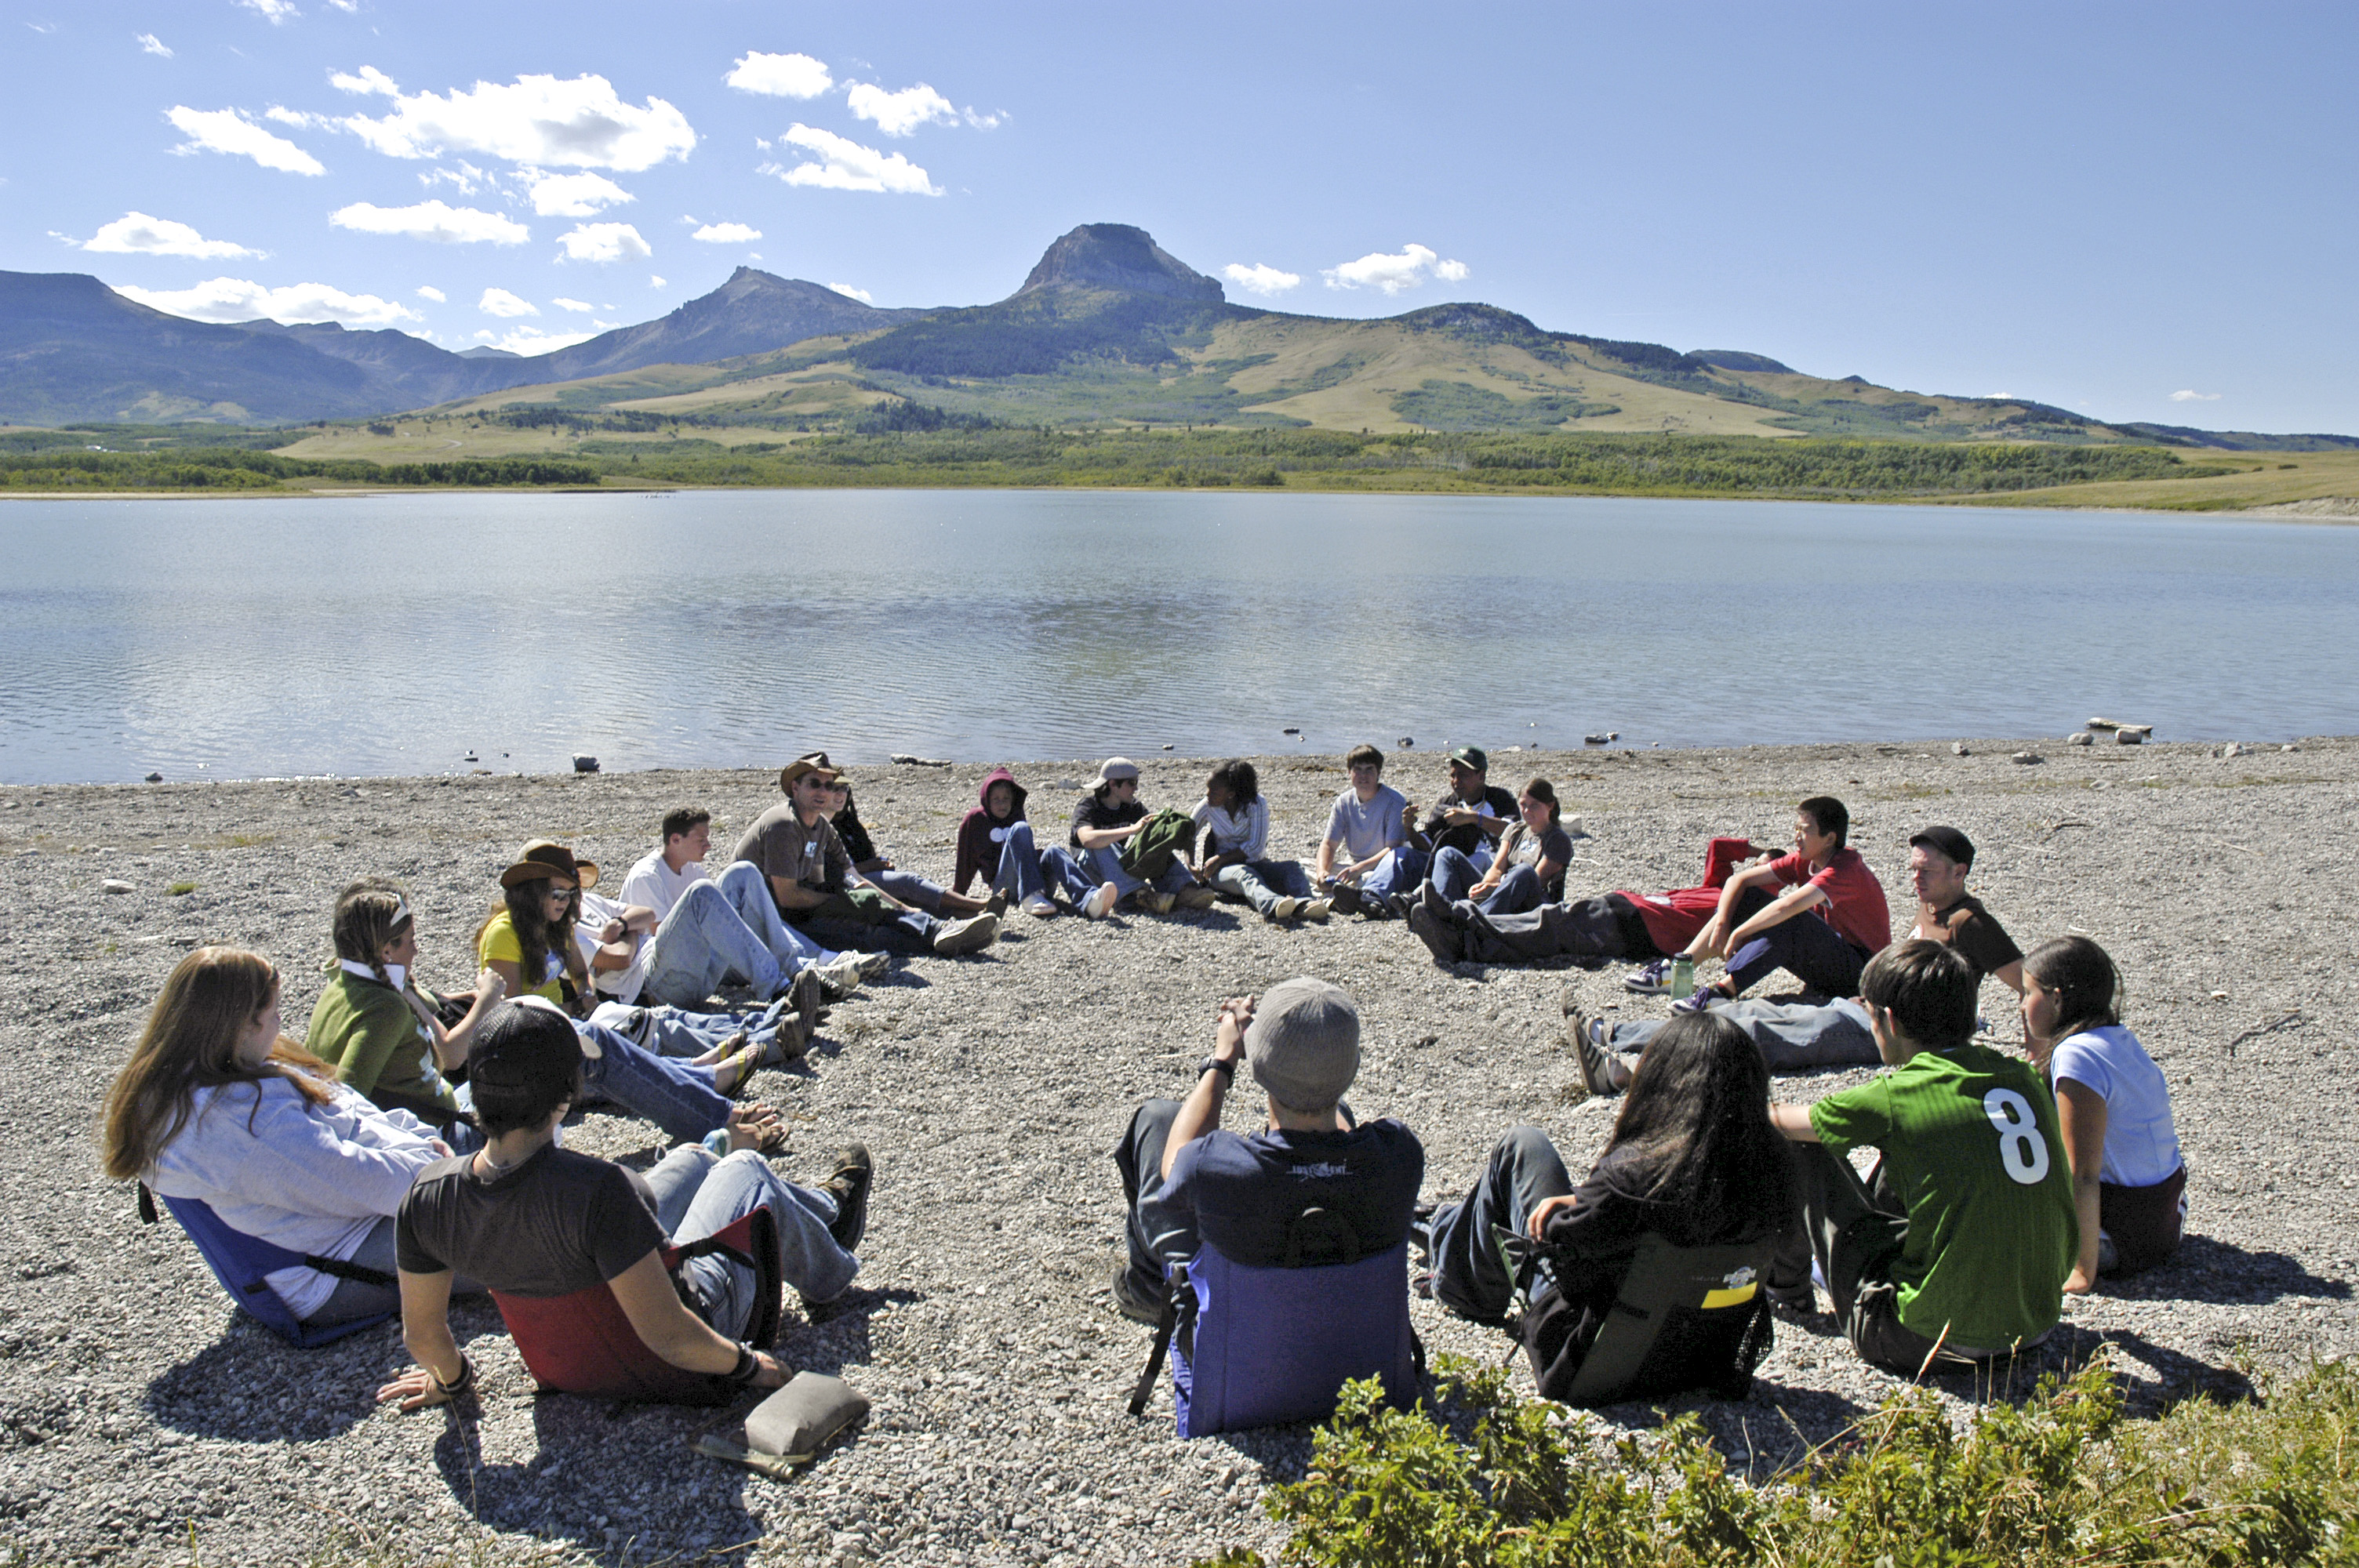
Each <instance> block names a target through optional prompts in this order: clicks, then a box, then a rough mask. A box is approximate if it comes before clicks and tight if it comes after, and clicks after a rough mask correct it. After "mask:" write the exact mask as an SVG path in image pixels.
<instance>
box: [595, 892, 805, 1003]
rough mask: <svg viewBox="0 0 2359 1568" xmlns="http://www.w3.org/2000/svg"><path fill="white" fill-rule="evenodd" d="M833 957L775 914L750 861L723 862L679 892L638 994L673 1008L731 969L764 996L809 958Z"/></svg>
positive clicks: (650, 949)
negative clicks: (715, 873) (714, 873)
mask: <svg viewBox="0 0 2359 1568" xmlns="http://www.w3.org/2000/svg"><path fill="white" fill-rule="evenodd" d="M834 957H835V955H834V954H833V953H832V952H830V951H828V950H827V949H826V948H824V947H822V946H820V945H819V944H818V943H816V942H813V941H812V940H810V938H809V937H807V936H805V935H803V934H802V933H801V932H799V931H797V930H795V929H794V928H793V927H792V926H790V925H788V924H787V923H786V922H785V921H783V920H781V919H779V918H778V906H777V903H775V902H774V901H773V900H772V899H771V897H770V884H769V879H768V878H766V877H765V876H764V875H763V874H762V869H761V868H760V867H759V866H756V865H755V864H754V863H753V862H752V861H750V860H739V861H736V862H734V864H732V865H730V866H727V867H725V868H723V871H722V872H721V875H720V876H719V877H718V878H717V879H715V880H713V881H702V882H695V883H692V884H690V887H689V890H688V891H687V892H684V893H682V894H680V895H679V903H675V904H673V905H672V906H671V913H670V914H667V915H665V916H664V917H663V922H662V924H661V925H658V926H657V927H656V934H655V935H653V936H652V937H650V938H648V940H647V970H646V975H647V978H646V979H645V981H644V982H643V983H642V984H641V985H640V987H639V995H640V996H641V997H642V998H643V999H645V1000H649V1001H658V1002H667V1003H669V1004H670V1005H672V1006H674V1007H689V1006H693V1005H694V1004H695V1003H697V1002H701V1001H702V1000H704V999H705V998H706V997H709V996H711V995H712V990H713V988H714V987H715V986H718V985H719V984H721V982H722V981H723V980H724V979H728V978H729V977H730V976H732V975H735V976H737V977H738V978H739V979H743V980H745V982H746V983H747V984H749V985H751V986H752V987H753V988H754V994H755V995H756V996H757V997H761V998H764V999H767V998H769V997H774V996H776V995H777V994H778V993H779V992H780V991H782V990H784V989H786V988H787V983H788V981H789V980H792V979H794V978H795V976H796V975H797V974H799V973H800V972H801V971H802V969H803V968H804V967H805V966H807V965H810V964H815V963H816V964H825V963H830V962H832V961H833V959H834Z"/></svg>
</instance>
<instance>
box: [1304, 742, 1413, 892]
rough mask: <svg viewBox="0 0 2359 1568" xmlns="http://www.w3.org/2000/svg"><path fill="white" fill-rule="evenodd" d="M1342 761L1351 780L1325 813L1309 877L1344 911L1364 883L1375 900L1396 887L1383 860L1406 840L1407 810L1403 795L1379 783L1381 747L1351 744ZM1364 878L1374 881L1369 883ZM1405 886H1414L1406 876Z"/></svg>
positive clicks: (1382, 770)
mask: <svg viewBox="0 0 2359 1568" xmlns="http://www.w3.org/2000/svg"><path fill="white" fill-rule="evenodd" d="M1343 765H1344V767H1345V769H1346V770H1347V771H1348V772H1349V773H1350V775H1351V780H1352V784H1351V787H1350V788H1349V789H1346V790H1343V792H1342V793H1340V794H1338V795H1336V796H1335V805H1334V806H1333V808H1332V809H1331V810H1330V811H1329V812H1328V814H1327V836H1326V837H1325V838H1322V839H1321V840H1320V841H1319V866H1318V870H1317V871H1316V872H1315V873H1314V876H1315V878H1316V880H1317V881H1318V884H1319V891H1320V892H1322V893H1324V894H1326V895H1327V897H1328V898H1329V899H1330V900H1332V903H1333V905H1334V907H1335V908H1337V909H1341V910H1343V911H1344V912H1345V913H1346V914H1350V913H1353V912H1354V911H1356V910H1357V909H1358V908H1359V907H1360V901H1361V894H1362V890H1363V888H1364V887H1365V889H1366V891H1367V892H1368V893H1370V894H1372V895H1373V896H1375V898H1376V899H1377V900H1378V901H1379V902H1382V901H1383V899H1384V898H1385V896H1386V894H1389V893H1392V892H1397V891H1400V889H1399V888H1398V887H1397V880H1396V879H1395V877H1394V876H1393V874H1392V872H1393V868H1392V867H1390V866H1388V864H1387V862H1388V861H1389V860H1390V858H1391V856H1392V852H1393V851H1394V850H1395V849H1398V848H1400V847H1401V846H1402V845H1404V844H1406V843H1408V817H1409V816H1410V815H1411V812H1410V809H1409V804H1408V796H1407V795H1403V794H1401V792H1400V791H1398V790H1397V789H1395V788H1393V787H1392V786H1391V785H1390V784H1386V783H1385V782H1384V776H1385V754H1384V753H1383V752H1379V751H1377V750H1376V749H1375V747H1374V746H1369V745H1364V744H1363V745H1358V746H1354V747H1353V748H1352V750H1351V753H1350V755H1348V756H1346V757H1345V758H1344V759H1343ZM1339 851H1340V852H1341V859H1342V863H1341V864H1340V865H1339V864H1337V859H1338V852H1339ZM1379 873H1382V874H1379ZM1370 878H1375V881H1373V882H1370V881H1368V879H1370ZM1409 885H1410V886H1411V887H1414V886H1415V885H1416V882H1415V881H1413V880H1412V881H1411V882H1410V883H1409ZM1387 907H1389V905H1387Z"/></svg>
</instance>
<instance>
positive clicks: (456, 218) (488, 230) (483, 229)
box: [328, 200, 532, 245]
mask: <svg viewBox="0 0 2359 1568" xmlns="http://www.w3.org/2000/svg"><path fill="white" fill-rule="evenodd" d="M328 222H331V223H332V224H334V225H335V226H336V227H337V228H339V229H356V230H358V231H359V232H362V233H364V234H405V235H407V236H408V237H409V238H410V239H413V240H432V241H433V242H434V243H437V244H444V245H451V244H472V243H475V242H476V241H478V240H489V241H490V242H491V243H494V244H495V245H518V244H522V243H524V242H525V241H527V240H528V239H530V238H532V231H531V230H530V229H527V228H526V227H525V226H524V225H523V224H522V223H519V222H516V220H514V219H513V218H504V217H502V216H500V214H498V213H497V212H486V211H484V210H483V209H481V208H479V207H453V206H451V205H450V204H449V203H448V202H444V201H440V200H436V201H420V202H419V203H418V204H417V205H416V206H414V207H379V206H376V205H375V204H374V203H372V202H367V201H355V202H353V204H352V205H351V206H350V207H341V208H338V209H337V210H336V211H333V212H331V213H330V214H329V215H328Z"/></svg>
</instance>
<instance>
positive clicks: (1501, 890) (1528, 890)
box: [1427, 778, 1572, 914]
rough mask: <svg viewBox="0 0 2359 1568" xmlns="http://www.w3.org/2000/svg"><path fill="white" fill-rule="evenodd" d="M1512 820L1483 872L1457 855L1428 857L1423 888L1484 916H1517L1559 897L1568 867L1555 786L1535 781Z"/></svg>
mask: <svg viewBox="0 0 2359 1568" xmlns="http://www.w3.org/2000/svg"><path fill="white" fill-rule="evenodd" d="M1516 816H1517V820H1516V821H1515V822H1514V823H1513V824H1512V825H1510V826H1509V827H1508V828H1507V830H1506V833H1505V834H1503V835H1502V836H1501V837H1500V839H1499V848H1498V850H1497V852H1496V853H1495V854H1494V855H1493V856H1492V857H1491V863H1490V866H1489V868H1488V869H1487V870H1486V869H1482V868H1478V867H1477V866H1476V865H1475V863H1474V861H1473V859H1472V858H1471V857H1469V856H1468V855H1467V854H1466V853H1465V852H1464V851H1463V850H1460V849H1450V848H1444V849H1437V850H1435V851H1434V854H1433V872H1432V875H1431V876H1430V877H1429V878H1428V879H1427V885H1428V886H1430V887H1431V888H1432V889H1433V890H1434V893H1435V895H1436V896H1437V897H1439V898H1440V899H1441V900H1442V902H1444V903H1472V904H1473V905H1474V906H1475V907H1476V908H1478V909H1480V910H1481V911H1482V912H1483V913H1484V914H1522V913H1523V912H1524V911H1526V910H1527V909H1538V907H1539V906H1540V905H1542V904H1544V903H1557V902H1558V901H1559V900H1560V899H1562V898H1563V897H1564V869H1565V868H1566V867H1567V866H1569V865H1571V863H1572V835H1571V834H1570V833H1567V832H1566V831H1565V830H1564V829H1563V827H1560V826H1559V820H1560V816H1562V812H1561V811H1560V808H1559V806H1557V800H1556V786H1555V785H1554V784H1550V783H1549V781H1548V780H1546V779H1540V778H1536V779H1533V780H1532V781H1530V782H1529V783H1528V784H1525V785H1524V793H1523V794H1522V795H1520V796H1519V797H1517V801H1516Z"/></svg>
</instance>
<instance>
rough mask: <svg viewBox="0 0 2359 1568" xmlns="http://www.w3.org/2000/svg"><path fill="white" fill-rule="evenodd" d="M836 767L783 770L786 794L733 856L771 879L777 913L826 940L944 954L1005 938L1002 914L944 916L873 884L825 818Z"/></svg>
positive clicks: (802, 764)
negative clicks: (946, 918)
mask: <svg viewBox="0 0 2359 1568" xmlns="http://www.w3.org/2000/svg"><path fill="white" fill-rule="evenodd" d="M836 776H837V775H836V772H835V770H834V769H833V768H831V767H827V766H825V765H824V764H822V763H821V762H816V761H814V760H813V759H812V758H811V757H810V756H802V757H798V758H796V759H795V760H794V761H793V762H788V764H787V765H786V766H785V767H784V768H782V769H780V770H779V772H778V788H779V789H780V790H782V791H783V792H785V794H786V797H787V798H786V799H785V800H783V801H781V802H780V803H779V804H777V806H772V807H770V809H769V810H767V811H765V812H764V813H762V815H761V816H757V817H756V818H755V819H754V822H753V825H752V826H751V827H747V828H746V829H745V837H743V838H740V839H738V840H737V849H736V853H735V854H734V855H733V856H731V857H730V858H731V859H732V860H742V861H745V862H747V863H749V864H751V865H753V866H754V867H755V868H756V870H758V871H760V872H761V873H762V875H763V876H764V878H766V880H767V881H768V883H769V888H770V896H771V898H772V900H773V901H774V902H775V903H777V909H778V914H780V915H781V916H782V917H783V918H785V919H786V920H787V921H788V922H789V923H790V924H792V925H799V926H802V927H804V928H806V929H807V930H808V931H809V932H810V934H812V935H816V936H819V937H821V938H824V939H827V940H837V939H841V940H843V942H844V943H845V944H846V945H847V946H849V945H850V944H851V943H852V942H853V941H854V940H857V941H860V942H864V943H865V942H879V943H882V944H884V945H886V946H890V947H896V948H898V949H900V950H901V951H903V952H931V953H934V954H937V955H939V956H940V957H945V958H954V957H961V956H962V955H964V954H968V953H975V952H980V951H981V950H982V949H984V948H985V947H988V946H991V945H992V944H993V943H994V942H995V941H997V940H998V939H999V917H998V916H997V915H994V914H971V915H968V916H966V917H965V918H964V919H962V920H952V921H942V920H937V919H936V918H934V916H932V915H930V914H927V913H926V912H925V911H924V910H922V909H912V908H910V907H909V906H908V904H905V903H901V901H900V900H898V899H897V898H895V897H893V896H892V895H891V894H890V893H887V892H884V891H883V890H882V889H879V888H875V887H872V886H870V885H869V883H868V882H867V881H864V880H863V879H862V877H861V875H860V873H859V872H858V871H853V869H852V857H851V855H850V854H848V853H847V852H846V851H845V849H844V848H843V839H841V838H837V837H836V832H835V825H834V824H833V823H832V822H830V821H829V820H828V819H827V816H828V811H829V808H830V807H831V806H832V805H833V804H834V800H835V791H834V784H835V781H836Z"/></svg>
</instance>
